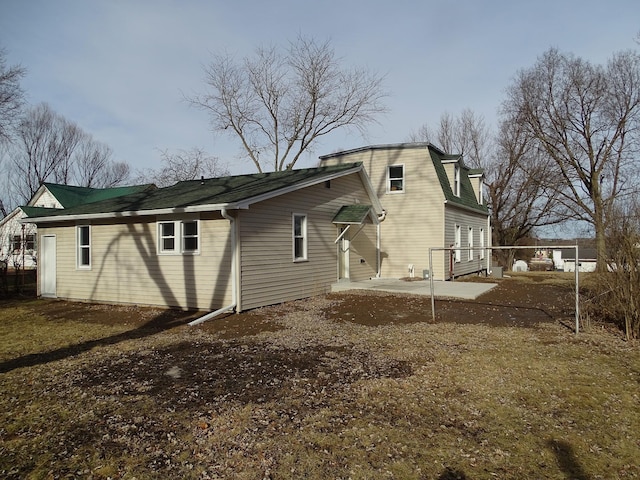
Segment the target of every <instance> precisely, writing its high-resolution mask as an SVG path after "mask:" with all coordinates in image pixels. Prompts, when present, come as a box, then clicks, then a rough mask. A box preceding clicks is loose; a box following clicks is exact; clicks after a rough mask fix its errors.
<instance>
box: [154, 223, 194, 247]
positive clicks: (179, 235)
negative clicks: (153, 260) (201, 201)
mask: <svg viewBox="0 0 640 480" xmlns="http://www.w3.org/2000/svg"><path fill="white" fill-rule="evenodd" d="M191 222H195V224H196V225H197V230H198V233H197V235H195V238H196V239H197V241H198V248H197V249H195V250H185V248H184V244H185V241H184V239H185V235H184V224H185V223H191ZM167 223H173V238H174V241H173V245H174V248H173V250H164V249H163V245H162V240H163V238H171V237H169V236H167V237H163V236H162V225H163V224H167ZM156 225H157V227H156V239H157V241H156V253H157V254H158V255H199V254H200V245H201V240H202V235H201V231H200V219H197V218H187V219H182V220H157V221H156Z"/></svg>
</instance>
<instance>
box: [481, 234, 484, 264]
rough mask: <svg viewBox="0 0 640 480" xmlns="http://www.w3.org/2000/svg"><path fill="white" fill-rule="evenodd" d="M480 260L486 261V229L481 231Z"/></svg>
mask: <svg viewBox="0 0 640 480" xmlns="http://www.w3.org/2000/svg"><path fill="white" fill-rule="evenodd" d="M480 260H484V228H481V229H480Z"/></svg>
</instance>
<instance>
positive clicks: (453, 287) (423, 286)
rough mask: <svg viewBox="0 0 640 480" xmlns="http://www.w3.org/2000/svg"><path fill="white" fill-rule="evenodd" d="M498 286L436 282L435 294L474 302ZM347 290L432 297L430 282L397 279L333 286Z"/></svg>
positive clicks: (437, 296)
mask: <svg viewBox="0 0 640 480" xmlns="http://www.w3.org/2000/svg"><path fill="white" fill-rule="evenodd" d="M496 285H497V284H496V283H481V282H463V281H454V282H451V281H447V282H444V281H441V280H434V281H433V293H434V296H435V297H436V298H443V297H449V298H462V299H466V300H474V299H476V298H478V297H479V296H480V295H482V294H483V293H486V292H488V291H489V290H491V289H492V288H493V287H495V286H496ZM347 290H377V291H381V292H396V293H410V294H413V295H427V296H431V289H430V284H429V281H428V280H415V281H405V280H400V279H397V278H374V279H371V280H364V281H360V282H350V281H343V282H338V283H334V284H333V285H331V291H332V292H344V291H347Z"/></svg>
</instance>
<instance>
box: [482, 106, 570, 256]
mask: <svg viewBox="0 0 640 480" xmlns="http://www.w3.org/2000/svg"><path fill="white" fill-rule="evenodd" d="M495 142H496V143H495V153H494V154H493V155H491V157H489V158H487V160H486V161H484V162H482V163H483V165H484V168H485V174H486V177H485V181H486V185H487V190H488V198H489V200H488V203H489V207H490V211H491V225H492V234H493V243H494V244H495V245H523V244H525V242H526V240H527V239H529V238H531V237H533V236H534V235H535V232H536V230H537V229H538V228H540V227H545V226H550V225H555V224H559V223H561V222H563V221H565V220H566V219H567V213H566V211H565V210H564V209H563V208H562V206H561V205H558V204H557V202H556V201H555V197H554V194H553V192H554V188H551V187H550V185H551V184H553V182H555V181H557V179H556V178H554V177H553V175H552V164H551V162H550V160H549V159H548V158H547V157H546V156H545V155H544V154H543V152H541V151H540V149H539V148H537V146H536V144H535V142H534V141H532V140H531V138H530V137H528V136H527V135H526V133H525V131H524V129H523V128H522V126H521V125H520V124H519V123H518V122H517V121H516V120H515V119H513V118H510V117H506V118H503V119H502V122H501V124H500V130H499V132H498V135H497V137H496V139H495ZM515 253H516V252H515V251H513V250H505V251H500V252H498V255H499V256H500V255H502V261H503V262H504V265H505V266H507V267H509V266H511V265H512V264H513V257H514V255H515Z"/></svg>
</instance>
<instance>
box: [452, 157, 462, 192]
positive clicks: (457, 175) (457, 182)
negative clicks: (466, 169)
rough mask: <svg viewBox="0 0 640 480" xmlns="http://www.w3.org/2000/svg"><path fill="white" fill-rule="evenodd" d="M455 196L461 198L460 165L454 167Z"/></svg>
mask: <svg viewBox="0 0 640 480" xmlns="http://www.w3.org/2000/svg"><path fill="white" fill-rule="evenodd" d="M453 183H454V185H453V194H454V195H455V196H456V197H459V196H460V165H458V164H457V163H456V165H455V166H454V167H453Z"/></svg>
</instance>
